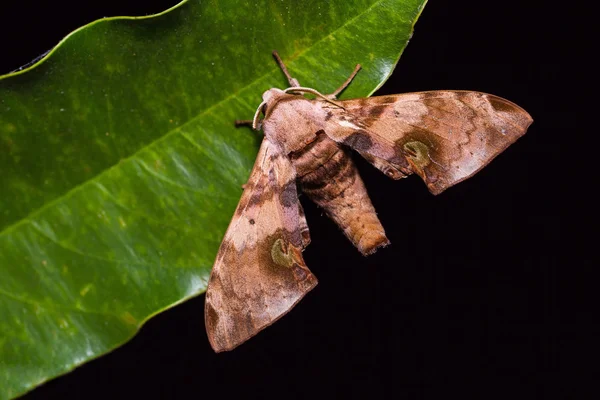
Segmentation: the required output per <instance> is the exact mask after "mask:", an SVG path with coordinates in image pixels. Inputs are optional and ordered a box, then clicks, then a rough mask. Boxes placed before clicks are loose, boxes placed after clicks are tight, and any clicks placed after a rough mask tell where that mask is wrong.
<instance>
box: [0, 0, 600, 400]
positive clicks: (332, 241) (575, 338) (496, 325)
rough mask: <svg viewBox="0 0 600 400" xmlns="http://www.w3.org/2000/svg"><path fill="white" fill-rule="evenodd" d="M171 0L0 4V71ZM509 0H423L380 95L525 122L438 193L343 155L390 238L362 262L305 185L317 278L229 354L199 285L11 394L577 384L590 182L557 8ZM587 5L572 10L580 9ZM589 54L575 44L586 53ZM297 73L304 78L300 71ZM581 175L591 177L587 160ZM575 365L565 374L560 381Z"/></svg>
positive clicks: (481, 390) (409, 391)
mask: <svg viewBox="0 0 600 400" xmlns="http://www.w3.org/2000/svg"><path fill="white" fill-rule="evenodd" d="M173 3H175V1H162V2H158V1H156V2H140V1H137V2H133V1H112V0H110V1H103V2H100V3H95V4H83V3H73V4H70V5H69V6H68V8H63V9H61V7H59V6H58V5H57V4H56V3H54V2H49V3H46V2H43V3H42V2H40V4H35V6H34V5H32V3H31V2H16V4H7V5H3V6H2V7H3V11H2V15H1V17H0V29H1V31H0V38H2V55H1V62H0V73H7V72H9V71H11V70H13V69H16V68H18V67H19V66H21V65H23V64H26V63H27V62H28V61H31V60H32V59H33V58H35V57H36V56H38V55H40V54H42V53H44V52H45V51H46V50H48V49H50V48H51V47H52V46H53V45H55V44H56V43H57V42H58V41H59V40H60V39H61V38H62V37H63V36H65V35H66V34H68V33H69V32H70V31H72V30H73V29H75V28H77V27H79V26H81V25H83V24H85V23H87V22H91V21H93V20H95V19H97V18H99V17H103V16H110V15H143V14H147V13H153V12H158V11H161V10H163V9H165V8H167V7H169V6H171V5H172V4H173ZM548 4H549V3H546V4H536V3H534V2H522V1H519V0H507V1H504V2H501V3H498V2H484V1H475V0H465V1H462V0H461V1H453V2H440V1H431V2H430V3H429V4H428V5H427V6H426V7H425V10H424V12H423V14H422V16H421V18H420V20H419V21H418V23H417V25H416V28H415V34H414V36H413V38H412V40H411V42H410V44H409V45H408V47H407V49H406V51H405V53H404V55H403V56H402V59H401V61H400V62H399V64H398V66H397V68H396V70H395V72H394V74H393V76H392V77H391V78H390V80H389V81H388V82H387V83H386V84H385V86H384V87H383V88H382V89H381V90H380V92H379V94H384V93H401V92H410V91H421V90H429V89H466V90H478V91H483V92H489V93H494V94H496V95H500V96H502V97H506V98H508V99H510V100H512V101H514V102H515V103H517V104H519V105H521V106H522V107H523V108H525V109H526V110H528V111H529V112H530V114H531V115H532V116H533V118H534V120H535V122H534V124H533V125H532V126H531V127H530V129H529V131H528V133H527V134H526V135H525V136H524V137H523V138H522V139H520V140H519V141H518V142H517V143H515V144H514V145H513V146H511V147H510V148H509V149H508V150H507V151H506V152H505V153H503V154H502V155H500V156H499V157H498V158H497V159H496V160H495V161H493V162H492V163H491V164H490V165H489V166H488V167H486V168H485V169H484V170H483V171H481V172H480V173H479V174H478V175H477V176H476V177H474V178H472V179H469V180H468V181H465V182H463V183H461V184H459V185H458V186H456V187H454V188H452V189H450V190H448V191H447V192H445V193H443V194H442V195H440V196H437V197H435V196H432V195H430V194H429V192H428V191H427V189H426V187H425V186H424V185H423V183H422V182H421V181H420V180H419V179H418V178H414V177H413V178H409V179H406V180H403V181H401V182H395V181H392V180H389V179H387V178H386V177H384V176H383V175H382V174H380V173H379V172H378V171H377V170H375V169H374V168H372V167H370V166H369V165H368V164H367V163H366V162H364V161H363V160H359V159H357V163H358V164H359V169H360V171H361V174H362V176H363V178H364V180H365V182H366V184H367V188H368V189H369V193H370V194H371V197H372V199H373V203H374V205H375V207H376V209H377V211H378V213H379V216H380V219H381V221H382V223H383V225H384V226H385V228H386V231H387V233H388V237H389V238H390V240H391V242H392V245H391V246H390V247H388V248H386V249H383V250H380V251H379V252H378V253H377V254H375V255H374V256H371V257H368V258H365V257H362V256H360V254H359V253H358V252H357V251H356V250H355V249H354V248H353V247H352V246H351V244H350V243H349V242H347V241H346V239H345V238H344V237H343V235H342V234H341V232H339V230H338V228H337V227H336V226H334V225H333V223H332V222H330V221H329V220H328V219H327V218H326V217H325V216H323V215H321V212H320V211H319V210H318V209H317V208H316V207H315V206H313V205H312V204H310V203H308V202H307V201H305V200H306V199H303V204H304V205H305V209H306V213H307V218H308V222H309V225H310V227H311V234H312V244H311V245H310V246H309V248H308V249H307V250H306V251H305V253H304V254H305V260H306V263H307V265H309V267H310V268H311V269H312V271H313V272H314V273H315V275H316V276H317V277H318V278H319V285H318V286H317V288H316V289H315V290H314V291H313V292H311V293H310V294H309V295H308V296H307V297H306V298H305V299H304V300H303V301H302V302H301V303H300V304H299V305H298V306H297V307H296V308H295V309H294V310H293V311H292V312H291V313H290V314H288V315H287V316H285V317H284V318H283V319H282V320H281V321H279V322H278V323H276V324H275V325H273V326H272V327H270V328H268V329H267V330H265V331H264V332H262V333H260V334H259V335H258V336H257V337H255V338H253V339H252V340H250V341H249V342H248V343H246V344H244V345H243V346H241V347H240V348H238V349H236V350H235V351H233V352H230V353H226V354H219V355H216V354H214V353H213V352H212V350H211V349H210V346H209V344H208V340H207V337H206V333H205V330H204V322H203V306H204V296H199V297H197V298H195V299H192V300H190V301H188V302H186V303H185V304H182V305H180V306H177V307H176V308H174V309H172V310H169V311H167V312H165V313H163V314H161V315H158V316H156V317H155V318H153V319H152V320H150V321H149V322H148V323H147V324H146V325H145V326H144V327H143V328H142V329H141V331H140V333H139V334H138V335H137V336H136V337H135V338H134V339H133V340H132V341H130V342H129V343H127V344H125V345H124V346H122V347H121V348H119V349H117V350H116V351H114V352H113V353H111V354H108V355H105V356H103V357H101V358H100V359H98V360H95V361H92V362H90V363H88V364H85V365H83V366H82V367H80V368H78V369H76V370H75V371H74V372H72V373H70V374H68V375H65V376H63V377H60V378H58V379H55V380H53V381H50V382H49V383H47V384H45V385H43V386H42V387H40V388H38V389H36V390H34V391H33V392H31V393H30V394H28V395H27V396H25V398H26V399H53V398H64V399H75V398H88V399H89V398H128V397H143V398H149V399H151V398H152V399H153V398H187V397H190V396H193V397H194V398H201V397H207V396H210V397H215V398H216V397H217V396H218V397H219V398H222V397H226V398H227V397H229V396H231V395H237V396H243V397H244V398H259V397H261V398H263V397H274V398H282V399H285V398H290V397H291V398H296V397H301V398H306V397H315V398H321V397H335V398H349V397H350V398H354V397H369V398H371V397H375V398H380V397H384V396H385V397H392V396H393V397H403V398H407V399H421V398H423V399H437V398H441V397H442V396H443V398H446V397H458V396H460V397H463V398H481V399H484V398H485V399H490V398H505V397H510V398H528V399H532V398H535V399H542V398H583V397H581V396H582V395H583V396H584V397H586V396H585V394H589V393H587V392H585V391H584V390H585V389H583V386H582V385H581V383H583V382H585V381H587V380H588V379H591V378H593V377H594V376H596V375H597V374H596V373H595V372H594V369H593V368H586V367H585V360H586V357H588V356H590V357H591V354H590V351H591V349H590V348H586V349H585V350H583V348H580V349H579V350H575V348H576V346H574V345H575V344H577V343H581V342H582V341H583V339H586V338H588V337H592V336H593V335H596V334H597V333H598V322H597V318H596V313H594V312H593V308H592V306H591V304H593V297H594V296H593V291H594V287H595V281H593V280H592V279H590V278H587V276H588V273H590V272H591V271H592V269H593V268H594V267H596V266H597V265H598V263H597V261H594V260H593V259H592V256H595V254H593V252H592V251H590V250H591V249H590V247H591V244H592V242H593V241H595V240H594V236H593V235H594V234H595V233H594V232H593V231H591V230H590V231H587V230H586V229H589V228H591V227H594V228H595V227H597V225H592V218H593V216H594V214H593V213H592V212H591V211H590V210H592V207H590V206H591V205H592V203H593V201H594V200H593V197H594V196H593V194H591V193H590V192H589V190H588V188H589V187H590V186H592V187H593V186H594V183H596V182H595V179H597V178H593V177H586V175H587V174H588V173H589V172H590V168H589V167H586V165H585V164H586V163H587V161H588V158H587V156H585V153H586V152H587V150H588V149H587V148H588V147H592V142H591V141H590V140H589V139H588V138H589V137H590V135H595V134H596V133H597V129H596V130H590V129H588V128H586V127H585V126H584V123H583V118H585V117H587V114H584V113H583V111H580V108H581V106H582V103H583V102H584V98H583V96H581V97H580V95H579V93H577V90H580V89H585V88H581V87H579V88H578V84H577V83H575V80H577V79H580V78H581V76H579V73H580V71H578V72H577V73H574V72H573V71H574V70H575V68H574V63H575V57H576V54H577V51H576V50H575V49H574V47H575V46H574V45H573V43H574V42H577V38H578V36H577V29H576V27H575V26H574V25H573V26H572V27H569V26H567V24H568V23H575V21H572V20H571V19H570V17H569V16H568V15H566V11H565V9H554V8H551V7H550V6H549V5H548ZM581 12H582V13H585V10H582V11H581ZM588 50H590V49H588ZM306 84H309V83H308V82H307V83H306ZM590 175H591V174H590ZM572 378H575V379H572Z"/></svg>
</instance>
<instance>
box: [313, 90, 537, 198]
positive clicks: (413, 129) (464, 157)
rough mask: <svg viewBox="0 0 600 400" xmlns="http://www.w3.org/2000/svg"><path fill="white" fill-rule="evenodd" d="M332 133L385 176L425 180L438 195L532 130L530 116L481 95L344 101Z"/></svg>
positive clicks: (331, 116) (334, 113)
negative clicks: (415, 176) (530, 128)
mask: <svg viewBox="0 0 600 400" xmlns="http://www.w3.org/2000/svg"><path fill="white" fill-rule="evenodd" d="M340 103H341V105H343V107H344V109H340V108H336V107H334V106H330V105H324V107H325V108H327V120H328V121H329V122H328V125H327V127H326V133H327V135H329V137H331V138H332V139H333V140H335V141H337V142H340V143H343V144H346V145H348V146H350V147H352V148H353V149H354V150H356V151H358V152H359V153H360V154H362V155H363V156H364V157H365V158H366V159H367V160H368V161H369V162H371V163H372V164H373V165H374V166H375V167H377V168H379V169H380V170H382V171H383V172H384V173H386V175H388V176H390V177H392V178H395V179H399V178H402V177H404V176H406V175H409V174H411V173H413V172H414V173H416V174H418V175H419V176H420V177H421V178H422V179H423V180H424V181H425V183H426V184H427V187H428V188H429V190H430V191H431V192H432V193H434V194H438V193H441V192H442V191H444V190H445V189H447V188H448V187H450V186H452V185H454V184H456V183H458V182H460V181H462V180H464V179H467V178H469V177H470V176H472V175H473V174H475V173H476V172H477V171H479V170H480V169H481V168H483V167H484V166H486V165H487V164H488V163H489V162H490V161H491V160H492V159H493V158H494V157H496V156H497V155H498V154H500V153H501V152H502V151H503V150H504V149H506V148H507V147H508V146H509V145H511V144H512V143H513V142H514V141H515V140H517V139H518V138H519V137H521V136H522V135H523V134H525V132H526V131H527V128H528V127H529V125H530V124H531V123H532V122H533V120H532V118H531V116H530V115H529V114H528V113H527V112H526V111H525V110H523V109H522V108H521V107H519V106H517V105H516V104H514V103H512V102H510V101H508V100H505V99H503V98H500V97H497V96H494V95H491V94H485V93H480V92H469V91H443V90H440V91H431V92H420V93H406V94H398V95H391V96H381V97H370V98H364V99H355V100H347V101H341V102H340Z"/></svg>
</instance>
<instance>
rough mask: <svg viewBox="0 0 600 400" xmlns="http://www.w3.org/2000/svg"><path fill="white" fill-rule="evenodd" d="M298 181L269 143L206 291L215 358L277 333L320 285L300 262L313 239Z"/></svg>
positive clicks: (206, 313)
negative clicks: (265, 332)
mask: <svg viewBox="0 0 600 400" xmlns="http://www.w3.org/2000/svg"><path fill="white" fill-rule="evenodd" d="M295 178H296V172H295V169H294V167H293V166H292V164H291V162H290V160H289V159H288V158H287V157H286V156H285V155H283V154H281V153H280V152H279V151H278V150H277V148H276V147H275V146H273V145H272V144H271V143H270V142H269V141H268V140H267V139H264V140H263V142H262V145H261V148H260V151H259V153H258V156H257V159H256V163H255V165H254V168H253V169H252V173H251V175H250V179H249V181H248V183H247V184H246V186H245V188H244V192H243V194H242V197H241V199H240V202H239V204H238V207H237V209H236V211H235V214H234V216H233V218H232V220H231V223H230V224H229V228H228V229H227V232H226V233H225V237H224V239H223V243H222V244H221V247H220V249H219V252H218V254H217V259H216V261H215V265H214V267H213V270H212V273H211V276H210V280H209V282H208V288H207V291H206V302H205V310H204V319H205V323H206V331H207V333H208V339H209V341H210V344H211V346H212V347H213V349H214V350H215V351H217V352H220V351H227V350H231V349H233V348H234V347H236V346H238V345H240V344H241V343H243V342H244V341H246V340H248V339H249V338H251V337H252V336H254V335H256V334H257V333H258V332H259V331H261V330H262V329H264V328H266V327H267V326H269V325H271V324H272V323H273V322H275V321H276V320H277V319H279V318H280V317H282V316H283V315H284V314H285V313H287V312H288V311H289V310H290V309H291V308H292V307H294V305H296V303H298V301H300V299H302V297H303V296H304V295H305V294H306V293H308V292H309V291H310V290H311V289H312V288H313V287H314V286H315V285H316V284H317V279H316V278H315V276H314V275H313V274H312V273H311V272H310V271H309V270H308V268H307V267H306V265H305V263H304V260H303V259H302V250H303V249H304V248H305V247H306V245H308V242H309V241H310V239H309V236H308V227H307V226H306V220H305V218H304V213H303V212H302V208H301V205H300V202H299V201H298V194H297V191H296V181H295Z"/></svg>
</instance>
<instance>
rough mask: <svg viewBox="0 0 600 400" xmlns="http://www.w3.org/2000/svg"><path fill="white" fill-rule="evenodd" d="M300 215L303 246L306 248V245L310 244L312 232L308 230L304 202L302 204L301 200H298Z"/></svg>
mask: <svg viewBox="0 0 600 400" xmlns="http://www.w3.org/2000/svg"><path fill="white" fill-rule="evenodd" d="M298 217H299V228H300V234H301V235H302V246H304V248H306V246H308V245H309V244H310V232H309V230H308V224H307V223H306V216H305V215H304V208H302V204H300V202H298Z"/></svg>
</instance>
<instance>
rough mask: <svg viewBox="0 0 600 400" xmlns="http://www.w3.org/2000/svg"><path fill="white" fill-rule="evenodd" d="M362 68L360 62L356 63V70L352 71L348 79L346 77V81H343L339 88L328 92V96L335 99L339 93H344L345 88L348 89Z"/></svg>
mask: <svg viewBox="0 0 600 400" xmlns="http://www.w3.org/2000/svg"><path fill="white" fill-rule="evenodd" d="M360 68H361V66H360V64H356V67H355V68H354V71H352V73H351V74H350V76H349V77H348V79H346V81H345V82H344V83H342V85H341V86H340V87H339V88H337V89H336V90H335V92H333V93H331V94H328V95H327V97H328V98H330V99H332V100H335V99H336V98H337V96H338V94H340V93H342V91H344V89H346V88H347V87H348V86H349V85H350V82H352V80H353V79H354V77H355V76H356V74H358V71H360Z"/></svg>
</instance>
